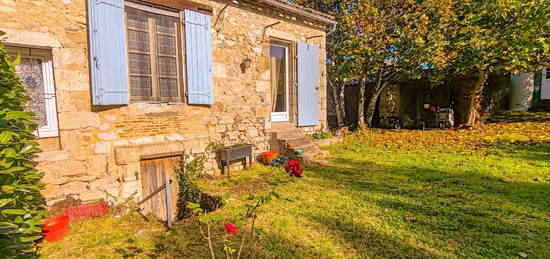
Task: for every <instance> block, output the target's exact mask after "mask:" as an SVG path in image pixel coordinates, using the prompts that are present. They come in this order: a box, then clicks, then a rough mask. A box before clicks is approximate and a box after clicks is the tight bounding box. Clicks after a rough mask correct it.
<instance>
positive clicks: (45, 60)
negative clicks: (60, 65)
mask: <svg viewBox="0 0 550 259" xmlns="http://www.w3.org/2000/svg"><path fill="white" fill-rule="evenodd" d="M8 50H11V51H10V54H12V55H17V54H19V55H20V56H21V57H22V58H23V57H24V58H34V59H40V60H42V79H43V81H44V82H43V83H44V105H45V106H46V125H45V126H42V127H39V128H38V129H37V130H35V131H34V132H33V134H34V135H35V136H37V137H38V138H51V137H59V126H58V121H57V103H56V99H57V98H56V95H55V80H54V73H53V61H52V56H51V51H50V50H44V49H35V48H29V47H8Z"/></svg>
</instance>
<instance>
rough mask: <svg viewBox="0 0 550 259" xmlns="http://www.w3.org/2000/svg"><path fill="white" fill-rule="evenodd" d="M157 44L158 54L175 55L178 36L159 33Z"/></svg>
mask: <svg viewBox="0 0 550 259" xmlns="http://www.w3.org/2000/svg"><path fill="white" fill-rule="evenodd" d="M157 46H158V47H157V48H158V54H161V55H172V56H175V55H176V54H177V51H176V47H177V46H176V37H173V36H166V35H157Z"/></svg>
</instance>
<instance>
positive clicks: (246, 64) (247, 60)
mask: <svg viewBox="0 0 550 259" xmlns="http://www.w3.org/2000/svg"><path fill="white" fill-rule="evenodd" d="M251 66H252V59H250V58H249V57H246V58H245V59H243V63H241V69H242V72H243V73H244V72H245V71H246V69H248V68H250V67H251Z"/></svg>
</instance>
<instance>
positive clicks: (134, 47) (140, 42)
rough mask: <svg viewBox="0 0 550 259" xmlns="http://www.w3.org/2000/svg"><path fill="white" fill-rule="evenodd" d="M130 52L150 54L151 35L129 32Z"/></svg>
mask: <svg viewBox="0 0 550 259" xmlns="http://www.w3.org/2000/svg"><path fill="white" fill-rule="evenodd" d="M128 50H129V51H138V52H145V53H148V52H149V33H147V32H143V31H134V30H130V29H129V30H128Z"/></svg>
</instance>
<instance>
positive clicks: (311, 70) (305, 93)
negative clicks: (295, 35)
mask: <svg viewBox="0 0 550 259" xmlns="http://www.w3.org/2000/svg"><path fill="white" fill-rule="evenodd" d="M297 55H298V65H297V73H298V86H297V87H298V126H316V125H318V124H319V101H320V100H319V85H320V82H321V81H320V74H319V47H318V46H316V45H312V44H307V43H302V42H298V53H297Z"/></svg>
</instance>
